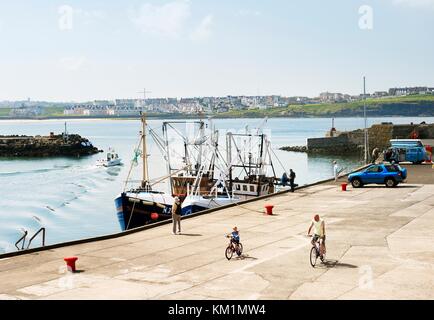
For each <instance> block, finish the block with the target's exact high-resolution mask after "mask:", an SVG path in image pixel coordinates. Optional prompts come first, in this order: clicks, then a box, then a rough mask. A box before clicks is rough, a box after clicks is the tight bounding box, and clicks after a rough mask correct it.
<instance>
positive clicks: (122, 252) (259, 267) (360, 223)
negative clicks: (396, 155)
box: [0, 166, 434, 300]
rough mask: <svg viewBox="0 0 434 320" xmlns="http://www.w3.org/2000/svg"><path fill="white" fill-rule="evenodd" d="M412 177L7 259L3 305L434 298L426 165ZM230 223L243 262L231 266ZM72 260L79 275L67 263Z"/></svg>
mask: <svg viewBox="0 0 434 320" xmlns="http://www.w3.org/2000/svg"><path fill="white" fill-rule="evenodd" d="M417 170H418V172H419V173H417V172H416V173H415V175H416V174H420V175H421V176H424V177H425V180H426V182H427V183H426V184H415V183H414V181H409V183H408V184H402V185H400V186H399V187H397V188H392V189H387V188H385V187H384V186H367V187H365V188H362V189H353V188H351V187H349V189H348V191H347V192H342V191H341V190H340V188H339V184H334V183H328V184H319V185H316V186H312V187H308V188H305V189H301V190H298V191H296V192H295V193H287V194H282V195H278V196H275V197H270V198H268V199H265V200H264V199H260V200H258V201H255V202H251V203H248V204H243V205H240V206H236V207H232V208H226V209H222V210H219V211H216V212H213V213H209V214H206V215H203V216H198V217H194V218H190V219H186V220H183V221H182V228H183V232H184V233H183V234H182V235H172V234H171V226H170V225H163V226H159V227H156V228H153V229H149V230H146V231H142V232H138V233H134V234H130V235H126V236H124V237H120V238H116V239H109V240H104V241H97V242H90V243H84V244H78V245H73V246H68V247H62V248H57V249H52V250H47V251H41V252H36V253H31V254H28V255H21V256H16V257H11V258H5V259H2V260H0V299H239V300H250V299H278V300H281V299H434V247H433V246H432V240H433V235H432V234H433V230H434V184H428V182H430V181H431V183H433V182H434V169H432V168H431V166H419V168H418V169H417ZM427 177H429V179H428V178H427ZM268 203H270V204H273V205H275V208H274V215H273V216H267V215H264V214H263V212H264V209H263V208H264V205H265V204H268ZM316 213H318V214H320V215H321V216H322V217H323V218H324V219H325V221H326V233H327V248H328V251H327V261H326V263H325V264H324V265H319V266H317V267H316V268H312V267H311V266H310V264H309V250H310V243H309V242H310V239H309V238H307V237H305V234H306V232H307V229H308V227H309V224H310V221H311V219H312V217H313V215H314V214H316ZM235 225H236V226H238V228H239V229H240V235H241V241H242V242H243V244H244V256H243V257H242V258H240V259H239V258H235V259H232V260H230V261H227V260H226V258H225V256H224V250H225V248H226V245H227V239H226V238H225V237H224V235H225V234H226V233H229V232H230V231H231V229H232V227H233V226H235ZM72 255H75V256H77V257H78V258H79V260H78V262H77V268H78V270H79V272H77V273H75V274H71V273H68V272H66V268H65V263H64V261H63V258H64V257H67V256H72Z"/></svg>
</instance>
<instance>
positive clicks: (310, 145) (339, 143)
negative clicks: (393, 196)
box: [307, 124, 434, 155]
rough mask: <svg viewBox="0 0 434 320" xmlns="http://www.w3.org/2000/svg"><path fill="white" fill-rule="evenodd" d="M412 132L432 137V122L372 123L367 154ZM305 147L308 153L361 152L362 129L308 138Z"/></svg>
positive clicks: (362, 145)
mask: <svg viewBox="0 0 434 320" xmlns="http://www.w3.org/2000/svg"><path fill="white" fill-rule="evenodd" d="M412 132H417V133H418V136H419V138H420V139H434V124H427V125H425V124H408V125H393V124H378V125H373V126H372V127H371V128H369V129H368V137H369V141H368V144H369V154H371V153H372V150H373V149H374V148H379V149H380V150H384V149H387V148H388V147H389V146H390V140H391V139H410V137H411V134H412ZM307 149H308V152H310V153H323V154H336V155H344V154H349V153H351V154H363V149H364V130H354V131H348V132H342V133H341V134H340V135H339V136H337V137H324V138H312V139H308V140H307Z"/></svg>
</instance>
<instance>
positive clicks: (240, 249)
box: [237, 242, 243, 257]
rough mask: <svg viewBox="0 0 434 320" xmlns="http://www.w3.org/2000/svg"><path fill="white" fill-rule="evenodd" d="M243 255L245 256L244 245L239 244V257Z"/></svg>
mask: <svg viewBox="0 0 434 320" xmlns="http://www.w3.org/2000/svg"><path fill="white" fill-rule="evenodd" d="M242 254H243V245H242V243H241V242H240V243H239V244H238V251H237V255H238V256H239V257H240V256H241V255H242Z"/></svg>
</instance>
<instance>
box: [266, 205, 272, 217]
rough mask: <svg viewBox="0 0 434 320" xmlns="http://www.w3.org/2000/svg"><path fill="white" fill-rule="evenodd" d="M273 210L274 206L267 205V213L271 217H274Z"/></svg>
mask: <svg viewBox="0 0 434 320" xmlns="http://www.w3.org/2000/svg"><path fill="white" fill-rule="evenodd" d="M273 208H274V206H273V205H271V204H267V205H266V206H265V210H266V213H267V214H268V215H269V216H272V215H273Z"/></svg>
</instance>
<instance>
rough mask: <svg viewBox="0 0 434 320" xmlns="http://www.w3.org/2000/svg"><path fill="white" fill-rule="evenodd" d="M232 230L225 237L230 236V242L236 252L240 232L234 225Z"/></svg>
mask: <svg viewBox="0 0 434 320" xmlns="http://www.w3.org/2000/svg"><path fill="white" fill-rule="evenodd" d="M232 230H233V231H232V233H231V234H228V236H227V237H228V238H231V243H232V244H233V245H234V248H235V251H236V252H238V250H239V248H238V247H239V244H240V232H239V231H238V228H237V227H234V228H233V229H232Z"/></svg>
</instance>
